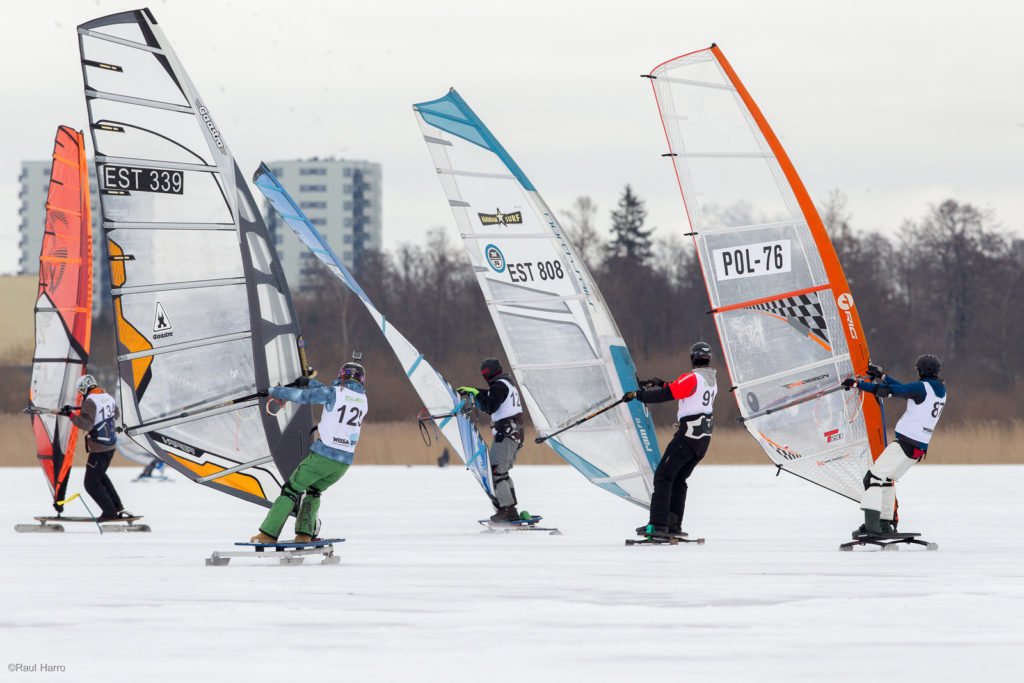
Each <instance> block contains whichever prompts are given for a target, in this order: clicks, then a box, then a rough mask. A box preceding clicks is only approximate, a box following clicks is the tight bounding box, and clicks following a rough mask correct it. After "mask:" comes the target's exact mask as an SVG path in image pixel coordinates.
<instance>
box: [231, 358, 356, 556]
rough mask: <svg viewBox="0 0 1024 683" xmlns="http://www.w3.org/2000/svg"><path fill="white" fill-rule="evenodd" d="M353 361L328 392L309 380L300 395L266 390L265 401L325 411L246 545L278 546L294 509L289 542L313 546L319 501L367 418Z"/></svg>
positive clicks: (296, 391)
mask: <svg viewBox="0 0 1024 683" xmlns="http://www.w3.org/2000/svg"><path fill="white" fill-rule="evenodd" d="M353 357H354V358H355V361H358V360H360V358H361V355H360V354H353ZM355 361H351V362H348V363H345V364H344V365H343V366H342V367H341V372H339V373H338V379H337V380H336V381H334V382H333V383H332V384H331V386H327V385H325V384H321V383H320V382H317V381H316V380H309V384H308V386H307V387H306V388H302V389H296V388H292V387H272V388H271V389H269V390H268V392H267V393H268V395H270V396H272V397H273V398H275V399H277V400H282V401H293V402H295V403H319V404H322V405H323V407H324V410H323V414H322V415H321V416H320V424H319V426H318V427H317V429H318V431H319V432H320V438H319V439H317V440H316V443H314V444H313V446H312V448H310V453H309V455H307V456H306V457H305V458H304V459H303V461H302V462H300V463H299V466H298V467H296V468H295V471H294V472H292V475H291V477H289V478H288V482H287V483H286V484H285V485H284V487H283V488H282V489H281V495H279V496H278V497H277V500H275V501H274V504H273V505H272V506H271V508H270V512H268V513H267V517H266V519H264V520H263V524H261V525H260V532H259V533H258V534H256V535H255V536H253V537H252V538H251V539H250V540H251V541H252V542H255V543H277V542H278V541H277V538H278V536H279V535H280V534H281V529H282V528H283V527H284V523H285V522H286V521H287V520H288V515H289V514H291V512H292V510H295V509H296V508H297V509H298V514H297V516H296V518H295V541H294V542H295V543H309V542H310V541H311V540H313V536H314V535H315V533H316V520H317V512H318V511H319V509H320V495H321V494H322V493H323V492H324V491H326V490H327V488H328V487H330V486H331V485H332V484H334V483H335V482H336V481H338V480H339V479H341V478H342V477H343V476H344V475H345V472H346V471H348V467H349V465H351V464H352V458H353V456H354V455H355V450H356V442H357V441H358V440H359V429H360V427H361V426H362V424H363V418H365V417H366V411H367V403H366V389H365V388H364V387H363V383H364V381H365V380H366V370H365V369H364V368H363V366H362V365H360V364H359V363H358V362H355ZM300 501H301V503H300Z"/></svg>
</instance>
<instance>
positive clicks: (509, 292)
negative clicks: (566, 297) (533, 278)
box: [482, 277, 569, 313]
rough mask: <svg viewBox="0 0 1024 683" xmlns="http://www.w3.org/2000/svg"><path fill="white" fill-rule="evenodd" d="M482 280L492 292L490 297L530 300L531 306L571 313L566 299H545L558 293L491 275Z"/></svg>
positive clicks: (488, 290) (508, 299) (506, 299)
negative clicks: (516, 283) (504, 280)
mask: <svg viewBox="0 0 1024 683" xmlns="http://www.w3.org/2000/svg"><path fill="white" fill-rule="evenodd" d="M482 282H484V283H485V285H486V289H485V291H487V292H490V296H489V297H488V298H490V299H500V300H502V301H529V304H527V305H528V306H530V307H531V308H538V309H541V310H545V311H552V312H555V313H569V306H568V304H567V303H566V302H565V301H560V300H557V301H543V299H544V298H545V297H549V298H554V297H557V296H558V294H556V293H553V292H545V291H540V290H537V289H534V288H532V287H526V286H523V285H514V284H511V283H508V282H502V281H500V280H495V279H493V278H490V277H484V278H482Z"/></svg>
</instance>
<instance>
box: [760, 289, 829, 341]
mask: <svg viewBox="0 0 1024 683" xmlns="http://www.w3.org/2000/svg"><path fill="white" fill-rule="evenodd" d="M750 308H753V309H755V310H758V311H764V312H765V313H770V314H772V315H777V316H780V317H782V318H785V319H786V322H788V323H789V324H790V325H793V326H794V327H796V328H797V329H798V330H800V331H801V332H803V333H804V334H810V335H813V336H814V337H817V338H818V339H819V340H821V341H822V342H824V343H825V344H826V345H827V344H829V340H828V335H827V334H826V333H825V332H826V325H825V316H824V315H823V314H822V312H821V304H820V303H819V302H818V294H817V292H812V293H810V294H800V295H797V296H792V297H787V298H785V299H776V300H775V301H767V302H765V303H761V304H754V305H753V306H750Z"/></svg>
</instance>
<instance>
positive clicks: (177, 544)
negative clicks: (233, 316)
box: [0, 461, 1024, 683]
mask: <svg viewBox="0 0 1024 683" xmlns="http://www.w3.org/2000/svg"><path fill="white" fill-rule="evenodd" d="M110 473H111V476H112V478H113V479H114V481H115V484H116V485H117V487H118V489H119V490H120V492H121V495H122V498H123V499H124V501H125V503H126V505H127V507H128V509H129V510H131V511H133V512H135V513H137V514H143V515H145V519H144V520H143V521H144V522H145V523H148V524H149V525H150V526H151V527H152V528H153V531H152V533H149V534H145V533H138V534H124V533H107V534H104V535H102V536H101V535H100V534H99V532H98V530H97V529H96V527H95V525H90V524H74V525H66V529H67V532H66V533H64V534H18V533H15V532H14V530H13V527H14V524H16V523H25V522H31V521H32V517H33V516H34V515H45V514H49V512H50V510H51V508H50V507H49V504H48V502H47V501H48V492H47V489H46V485H45V483H44V481H43V480H42V477H41V476H40V472H39V470H38V469H37V468H4V469H0V485H2V487H3V491H4V492H5V495H4V496H3V497H2V498H0V511H2V519H3V520H4V524H3V526H2V529H0V534H3V550H2V555H3V561H2V563H0V597H2V600H0V605H2V608H0V624H2V625H3V631H2V637H0V652H2V653H3V657H2V659H3V660H4V661H3V663H5V664H7V665H8V667H7V673H6V674H5V676H6V677H7V678H8V679H10V680H18V679H19V678H24V679H26V680H27V679H28V678H29V677H32V679H33V680H35V678H34V676H33V675H32V674H31V673H29V672H18V671H12V670H13V669H14V668H15V665H17V664H19V663H20V664H24V665H27V666H31V665H33V664H37V663H38V664H49V665H62V666H64V667H65V670H64V671H63V672H60V671H58V672H49V673H47V674H46V675H47V676H48V679H47V680H61V681H76V682H77V681H110V680H120V681H143V680H145V681H181V680H183V679H186V680H192V681H212V680H244V681H281V680H284V679H285V677H287V679H288V680H341V681H473V682H474V683H480V682H482V681H486V682H488V683H491V682H493V681H522V682H524V683H525V682H527V681H561V680H567V679H568V680H574V681H606V680H607V681H612V680H614V681H625V680H655V679H657V680H686V681H862V680H872V679H877V678H882V677H884V678H886V679H890V680H900V681H930V682H931V681H964V680H973V681H979V682H980V681H1019V680H1022V679H1024V666H1022V665H1021V664H1020V657H1019V652H1020V648H1021V647H1022V646H1024V562H1022V560H1024V551H1022V549H1021V538H1022V537H1024V506H1021V505H1020V502H1019V500H1020V491H1021V490H1024V467H1020V466H928V465H927V464H925V465H924V466H918V467H916V468H914V470H913V471H912V472H911V473H910V474H909V475H908V476H907V477H906V478H905V480H904V481H903V482H901V483H900V501H901V517H902V522H901V525H900V527H901V530H906V531H919V532H921V533H922V534H923V536H922V537H923V538H925V539H927V540H931V541H935V542H937V543H938V544H939V550H938V551H937V552H928V551H925V550H924V549H923V548H914V547H901V549H900V551H899V552H879V551H875V550H868V549H866V548H857V549H855V551H854V552H852V553H843V552H839V551H838V545H839V543H841V542H843V541H845V540H848V539H849V536H850V531H851V530H852V529H853V528H854V527H855V526H856V525H857V524H859V523H860V519H859V515H858V512H859V511H858V510H857V508H856V505H855V504H854V503H852V502H850V501H847V500H845V499H842V498H840V497H838V496H836V495H834V494H832V493H829V492H827V491H824V490H821V489H818V488H816V487H814V486H812V485H810V484H808V483H806V482H802V481H800V480H798V479H797V478H795V477H792V476H789V475H786V474H783V475H782V476H780V477H775V476H774V474H773V468H772V467H771V466H770V465H765V466H757V467H735V466H734V467H716V466H713V465H701V466H699V467H698V468H697V470H696V471H695V473H694V474H693V476H692V477H691V479H690V498H689V502H688V509H687V515H686V521H685V524H684V528H685V529H687V530H688V531H689V532H690V533H691V535H700V536H705V537H706V538H707V539H708V540H707V545H704V546H698V545H696V544H690V545H680V546H641V547H625V546H624V543H623V541H624V539H625V538H627V537H629V536H630V535H631V534H632V533H633V529H634V527H636V526H638V525H639V524H640V523H641V522H644V521H646V515H645V512H644V511H643V510H641V509H640V508H638V507H635V506H633V505H631V504H629V503H626V502H624V501H621V500H619V499H616V498H614V497H613V496H610V495H608V494H607V493H605V492H603V491H601V490H600V489H598V488H596V487H594V486H591V485H589V484H587V483H586V482H585V481H584V480H583V479H582V478H581V477H580V475H579V474H577V473H576V472H575V471H574V470H572V469H571V468H569V467H537V466H533V467H530V466H520V467H517V468H516V469H515V470H514V471H513V474H514V479H515V482H516V490H517V493H518V494H519V498H520V508H521V509H525V510H528V511H530V512H532V513H535V514H542V515H544V520H543V524H545V525H549V526H556V527H558V528H560V529H561V530H562V532H563V533H564V535H563V536H550V535H548V534H546V533H541V532H512V533H508V534H482V533H481V530H482V527H480V525H478V524H477V521H476V520H477V519H481V518H483V517H485V516H486V515H488V514H489V513H490V506H489V504H488V501H487V500H486V498H485V497H484V496H483V495H482V494H481V493H480V491H479V487H478V486H477V485H476V483H475V482H474V481H473V480H472V477H471V475H470V474H469V473H467V472H465V471H463V470H462V469H461V468H459V467H448V468H443V469H441V468H437V467H411V468H406V467H370V466H359V464H358V461H357V463H356V465H355V466H354V467H353V468H352V469H351V470H350V471H349V473H348V474H347V475H346V476H345V477H344V478H343V479H342V480H341V481H340V482H339V483H338V484H337V485H336V486H335V487H333V488H332V489H331V490H330V491H329V492H328V493H327V494H326V495H325V497H324V503H323V507H322V509H321V513H322V517H323V520H324V529H323V534H324V535H325V536H342V537H345V538H346V539H347V540H346V542H345V543H342V544H338V545H337V547H336V548H337V549H336V552H338V553H340V555H341V560H342V561H341V564H340V565H335V566H330V565H328V566H321V565H319V564H316V562H317V560H316V559H314V558H309V559H307V560H306V564H303V565H301V566H282V565H279V564H278V563H277V562H276V561H275V560H270V559H265V560H256V559H248V558H244V559H243V558H237V559H233V560H232V561H231V564H229V565H228V566H225V567H208V566H205V564H204V559H205V558H206V557H209V556H210V554H211V553H212V551H214V550H234V547H233V542H234V541H238V540H247V539H248V538H249V536H250V535H252V534H253V533H255V531H256V528H257V526H258V525H259V522H260V521H261V519H262V517H263V514H264V509H263V508H260V507H257V506H255V505H250V504H247V503H243V502H240V501H238V500H236V499H234V498H230V497H228V496H225V495H223V494H219V493H217V492H214V491H211V490H209V489H206V488H204V487H201V486H198V485H195V484H192V483H190V482H188V481H186V480H184V479H182V478H181V477H180V476H178V475H172V476H175V477H176V479H175V481H174V482H173V483H171V482H168V483H158V482H145V483H131V482H130V480H131V478H132V477H134V476H135V475H136V474H137V469H136V468H114V469H112V470H111V472H110ZM80 490H82V488H81V468H77V469H76V471H75V472H74V473H73V474H72V479H71V485H70V487H69V491H70V492H74V491H80ZM82 513H84V509H82V507H81V503H79V502H78V501H75V502H73V503H71V504H69V506H68V509H67V514H73V515H78V514H82ZM291 533H292V526H291V523H290V522H289V525H288V526H286V527H285V532H284V534H283V536H282V537H283V538H290V535H291ZM40 673H41V672H40V671H37V672H36V675H38V674H40ZM324 676H330V678H324Z"/></svg>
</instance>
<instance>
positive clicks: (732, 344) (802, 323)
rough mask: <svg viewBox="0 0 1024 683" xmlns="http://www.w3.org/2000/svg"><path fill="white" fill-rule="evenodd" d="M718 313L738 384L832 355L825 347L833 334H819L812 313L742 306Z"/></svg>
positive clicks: (826, 358) (728, 355)
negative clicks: (801, 313) (804, 314)
mask: <svg viewBox="0 0 1024 683" xmlns="http://www.w3.org/2000/svg"><path fill="white" fill-rule="evenodd" d="M717 317H718V321H717V322H718V330H719V333H720V334H721V337H722V343H723V344H724V346H725V349H726V354H727V357H728V361H729V370H730V373H731V375H732V379H733V382H735V383H737V384H742V383H744V382H749V381H752V380H755V379H757V378H759V377H765V376H768V375H775V374H777V373H781V372H785V371H787V370H788V369H790V368H793V367H801V366H806V365H807V364H810V363H815V362H824V361H826V360H828V359H830V358H832V356H833V353H832V351H831V350H830V348H828V347H831V346H832V344H833V343H834V341H835V340H834V339H833V338H832V337H835V336H836V335H828V333H827V332H826V333H825V334H824V335H823V334H821V330H820V329H818V324H817V321H816V320H814V319H813V317H811V316H807V317H801V316H800V314H799V313H797V312H795V311H794V312H792V313H790V312H783V311H778V310H774V311H773V310H767V311H762V310H753V309H749V308H742V309H738V310H734V311H727V312H725V313H721V314H719V315H718V316H717ZM840 334H841V333H840ZM823 337H827V338H823ZM833 379H834V378H833Z"/></svg>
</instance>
